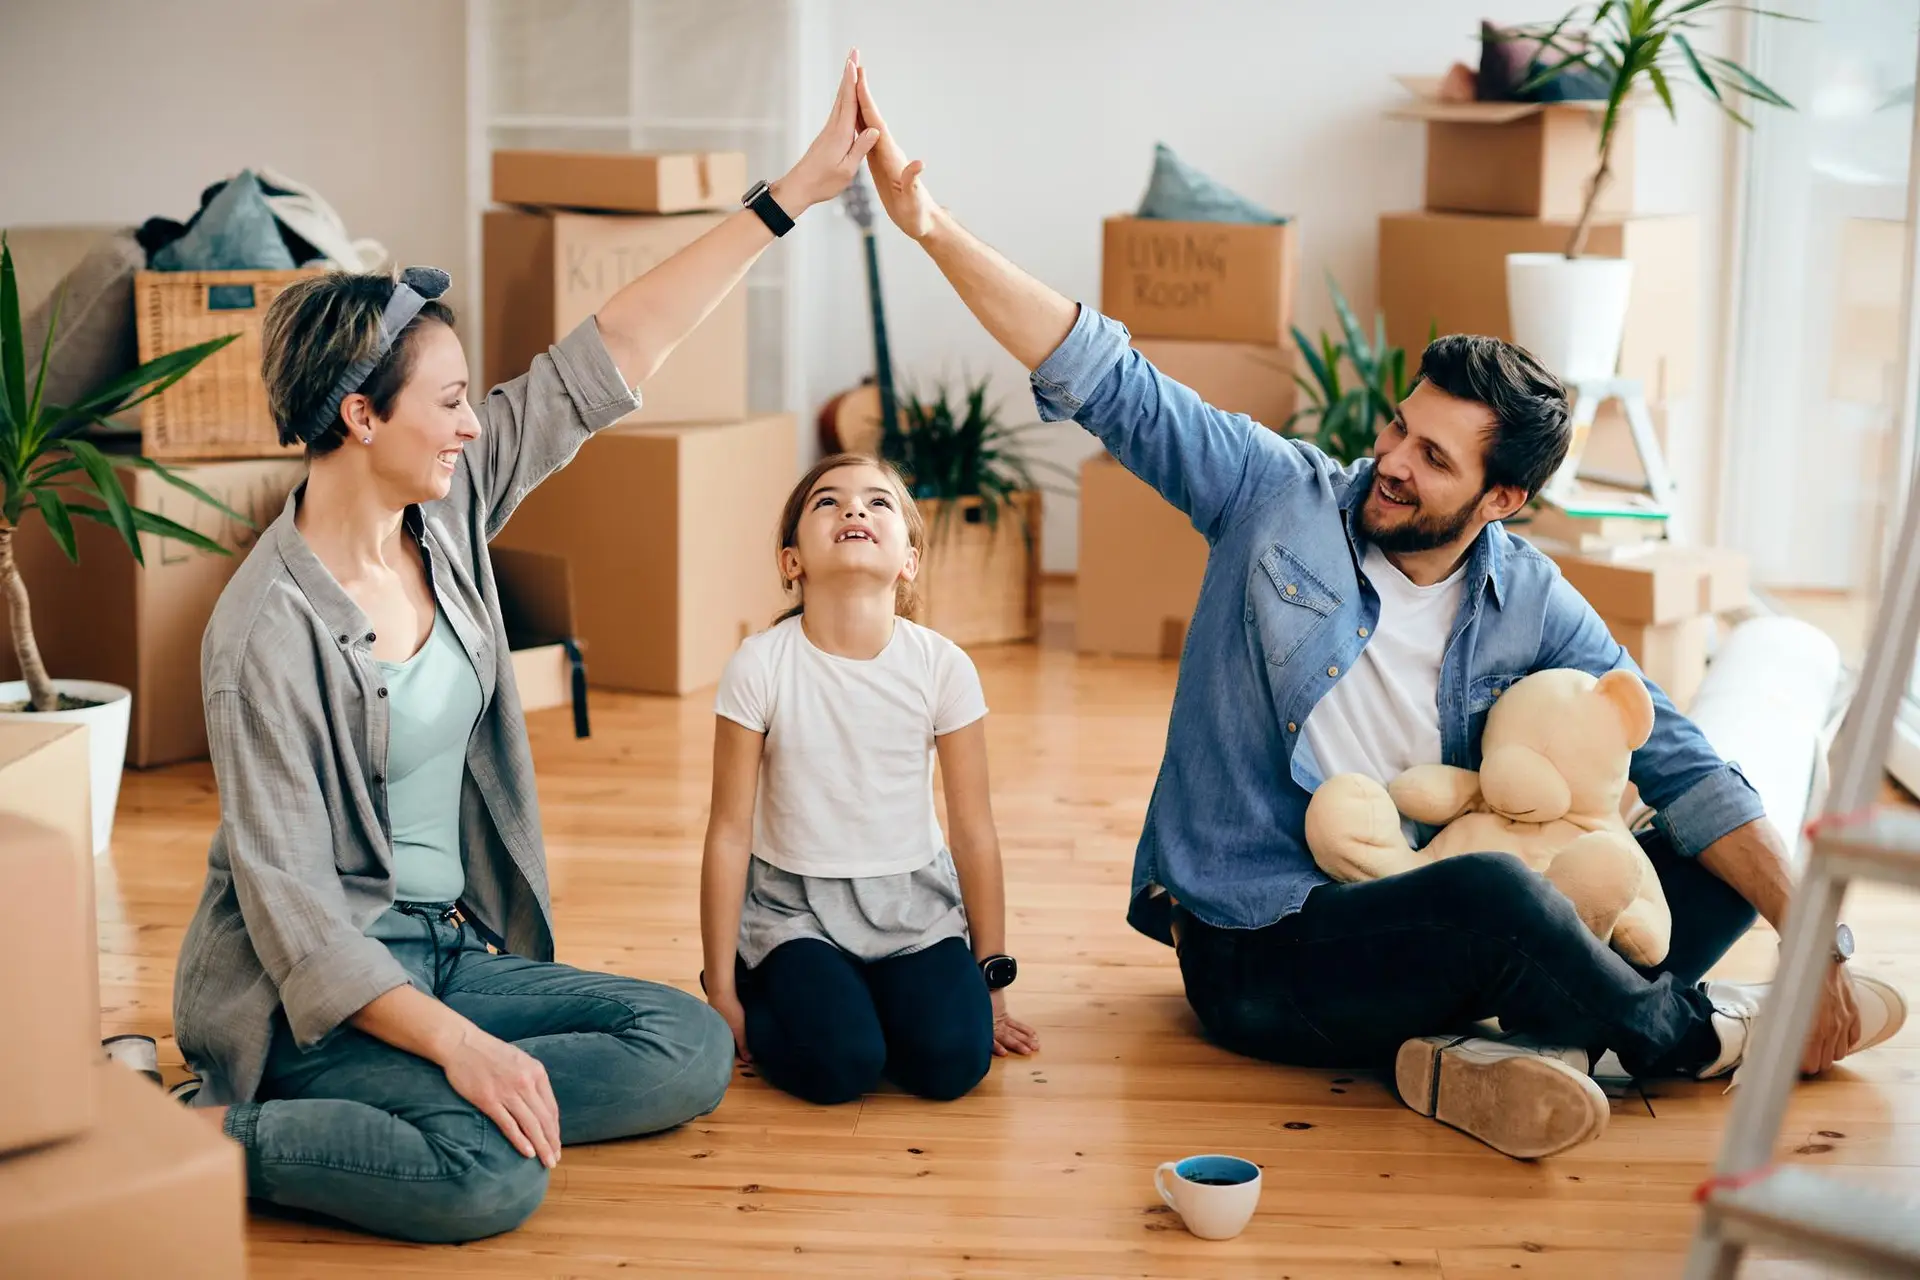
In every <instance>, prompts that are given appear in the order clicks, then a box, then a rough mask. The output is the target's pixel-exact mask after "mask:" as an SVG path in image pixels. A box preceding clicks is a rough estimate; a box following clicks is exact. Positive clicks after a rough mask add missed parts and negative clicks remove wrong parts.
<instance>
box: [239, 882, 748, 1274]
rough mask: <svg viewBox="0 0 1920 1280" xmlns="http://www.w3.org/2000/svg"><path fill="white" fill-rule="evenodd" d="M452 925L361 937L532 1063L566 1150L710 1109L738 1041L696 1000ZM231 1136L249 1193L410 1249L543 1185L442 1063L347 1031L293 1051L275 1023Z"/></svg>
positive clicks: (523, 1202)
mask: <svg viewBox="0 0 1920 1280" xmlns="http://www.w3.org/2000/svg"><path fill="white" fill-rule="evenodd" d="M446 916H447V908H446V907H445V906H436V907H427V908H421V907H417V906H412V905H411V904H408V905H406V906H402V907H396V908H394V909H392V910H389V911H388V912H387V913H386V914H385V915H383V916H381V917H380V918H379V919H378V920H376V921H374V923H373V925H372V926H371V927H370V928H369V929H368V930H367V932H368V934H369V935H370V936H372V937H375V938H378V939H379V940H380V941H382V942H384V943H386V945H387V947H388V949H389V950H391V951H392V952H393V954H394V955H395V957H397V958H398V959H399V960H400V962H401V964H403V965H405V966H406V968H407V971H408V973H410V974H412V975H413V978H414V982H415V985H416V986H418V987H420V988H421V989H423V990H425V991H428V992H430V993H431V994H433V995H434V996H437V997H438V998H439V999H440V1000H442V1001H443V1002H445V1004H446V1005H447V1007H448V1008H450V1009H453V1010H454V1011H455V1012H457V1013H459V1014H461V1015H463V1016H464V1017H466V1018H468V1019H470V1020H472V1022H473V1023H474V1024H475V1025H477V1026H478V1027H479V1028H480V1029H481V1030H483V1031H485V1032H487V1033H488V1034H490V1035H494V1036H498V1037H499V1038H500V1039H502V1040H507V1041H510V1042H512V1043H514V1044H516V1045H518V1046H519V1047H520V1048H521V1049H524V1050H525V1051H526V1052H527V1053H529V1054H531V1055H532V1056H533V1057H535V1058H537V1059H539V1060H540V1062H541V1064H542V1065H543V1066H545V1067H546V1069H547V1077H548V1080H549V1082H550V1083H551V1084H552V1086H553V1094H554V1098H555V1100H556V1101H557V1102H558V1103H559V1104H560V1138H561V1141H562V1142H564V1143H566V1144H568V1145H572V1144H574V1143H579V1142H599V1141H603V1140H605V1139H608V1138H625V1137H631V1136H633V1135H636V1134H643V1133H655V1132H658V1131H660V1130H662V1129H670V1128H672V1127H673V1126H675V1125H678V1124H682V1123H684V1122H686V1121H688V1120H691V1119H693V1118H695V1117H696V1116H701V1115H705V1114H706V1113H707V1112H709V1111H712V1110H713V1109H714V1108H715V1107H717V1106H718V1105H719V1104H720V1098H721V1095H722V1094H724V1093H725V1092H726V1088H727V1084H728V1081H729V1080H730V1079H731V1077H732V1072H733V1037H732V1035H731V1033H729V1032H728V1030H727V1025H726V1023H725V1022H724V1021H723V1020H722V1019H721V1018H720V1016H719V1015H718V1014H716V1013H714V1012H713V1010H712V1009H710V1008H708V1007H707V1005H706V1004H705V1003H703V1002H702V1001H700V1000H698V999H695V998H694V997H693V996H690V995H687V994H686V993H684V992H682V991H678V990H676V989H674V988H672V987H665V986H660V985H657V984H655V983H650V982H641V981H639V980H637V979H634V978H622V977H617V976H615V975H613V974H606V973H589V972H586V971H584V970H580V969H575V968H572V967H570V966H567V965H563V964H551V963H544V962H541V961H537V960H526V959H522V958H521V957H519V956H511V955H496V954H492V953H490V952H488V951H487V950H486V947H485V945H484V944H483V943H482V942H481V940H480V938H479V936H478V935H477V934H476V933H475V932H474V930H473V927H472V926H471V925H466V924H456V923H454V922H452V921H450V920H448V919H447V918H446ZM226 1130H227V1133H228V1134H229V1135H230V1136H232V1137H233V1138H234V1139H235V1140H236V1141H238V1142H239V1143H240V1144H241V1145H242V1146H243V1147H245V1148H246V1161H247V1193H248V1195H249V1196H252V1197H254V1198H256V1199H260V1200H265V1201H268V1202H270V1203H272V1204H276V1205H282V1206H285V1207H288V1208H293V1209H299V1210H304V1211H308V1212H316V1213H322V1214H325V1215H327V1216H329V1217H332V1218H337V1219H339V1220H340V1221H342V1222H345V1223H348V1224H349V1225H352V1226H355V1227H359V1228H361V1229H362V1230H366V1231H371V1232H375V1233H378V1234H380V1235H384V1236H393V1237H396V1238H399V1239H403V1240H418V1241H424V1242H435V1243H444V1242H453V1241H461V1240H475V1239H479V1238H480V1237H483V1236H491V1235H497V1234H498V1233H500V1232H502V1231H511V1230H512V1229H513V1228H515V1227H517V1226H519V1225H520V1224H521V1223H522V1222H524V1221H525V1220H526V1219H527V1217H528V1215H530V1214H531V1213H532V1212H533V1211H534V1210H535V1209H536V1208H538V1207H539V1205H540V1201H541V1199H542V1198H543V1197H544V1196H545V1195H546V1191H547V1170H546V1168H545V1167H544V1166H542V1165H541V1163H540V1161H539V1160H537V1159H530V1158H528V1157H526V1156H523V1155H521V1154H520V1153H519V1152H518V1151H515V1150H514V1149H513V1147H512V1146H511V1145H510V1144H509V1143H508V1142H507V1140H506V1138H505V1137H503V1136H502V1135H501V1133H500V1130H499V1129H498V1128H496V1127H495V1126H494V1123H493V1121H491V1120H489V1119H488V1118H487V1117H486V1116H484V1115H482V1114H481V1113H480V1112H479V1111H478V1110H476V1109H475V1108H474V1107H473V1105H472V1104H471V1103H469V1102H468V1101H467V1100H466V1099H465V1098H462V1097H461V1096H460V1095H459V1094H457V1093H455V1092H454V1091H453V1089H452V1087H451V1086H449V1085H448V1084H447V1077H446V1074H445V1073H444V1072H443V1071H442V1070H441V1069H440V1068H439V1067H438V1066H436V1065H435V1064H434V1063H432V1062H429V1061H427V1060H426V1059H425V1058H419V1057H415V1056H414V1055H413V1054H410V1053H406V1052H404V1051H402V1050H400V1049H396V1048H394V1047H393V1046H391V1045H389V1044H386V1043H384V1042H383V1041H380V1040H376V1039H375V1038H373V1037H372V1036H369V1035H367V1034H365V1033H364V1032H361V1031H357V1030H355V1029H354V1028H352V1027H350V1026H343V1027H341V1028H340V1029H339V1030H338V1031H336V1032H335V1033H334V1034H333V1035H332V1036H330V1037H328V1038H327V1039H326V1040H325V1041H323V1042H322V1043H321V1044H320V1045H318V1046H317V1047H315V1048H313V1049H310V1050H308V1051H306V1052H302V1051H301V1050H300V1049H299V1048H298V1047H297V1046H296V1045H295V1044H294V1042H293V1037H292V1034H291V1033H290V1032H289V1031H288V1030H287V1027H286V1025H285V1023H284V1022H281V1023H280V1025H279V1027H278V1028H277V1030H276V1032H275V1035H274V1043H273V1049H272V1051H271V1054H270V1056H269V1058H268V1061H267V1070H266V1078H265V1080H264V1081H263V1082H262V1084H261V1088H260V1094H259V1100H258V1101H255V1102H247V1103H240V1104H237V1105H235V1106H234V1107H233V1108H232V1109H231V1110H230V1111H229V1112H228V1113H227V1119H226Z"/></svg>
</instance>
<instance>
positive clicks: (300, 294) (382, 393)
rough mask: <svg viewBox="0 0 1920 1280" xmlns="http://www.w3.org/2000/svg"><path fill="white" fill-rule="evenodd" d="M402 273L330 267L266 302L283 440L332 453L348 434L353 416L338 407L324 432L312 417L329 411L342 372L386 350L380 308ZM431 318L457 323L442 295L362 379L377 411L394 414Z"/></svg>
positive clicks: (271, 377) (267, 344)
mask: <svg viewBox="0 0 1920 1280" xmlns="http://www.w3.org/2000/svg"><path fill="white" fill-rule="evenodd" d="M398 279H399V277H398V276H397V275H392V274H381V273H379V272H348V271H329V272H328V273H327V274H325V275H321V276H312V277H310V278H308V279H305V280H302V281H300V282H299V283H297V284H295V285H293V286H291V287H290V288H287V289H285V290H282V291H281V294H280V296H279V297H277V298H275V299H274V300H273V305H272V306H271V307H269V308H268V309H267V321H266V331H265V333H264V335H263V346H264V348H265V352H264V355H263V356H262V358H261V362H260V365H261V376H262V377H263V378H264V380H265V382H266V386H267V406H268V407H269V408H270V409H271V410H272V411H273V421H274V424H275V425H276V426H277V427H279V429H280V440H281V443H283V444H292V443H294V442H296V441H298V440H302V439H305V440H306V441H307V456H308V457H310V458H311V457H317V456H318V455H320V454H323V453H331V452H333V451H334V450H335V449H337V448H339V447H340V446H341V444H342V443H344V442H345V441H346V438H347V423H346V419H345V417H343V416H342V415H341V414H339V413H338V412H337V411H336V412H335V414H334V418H333V421H332V422H331V423H329V424H328V425H326V426H325V427H322V428H321V429H320V430H319V432H318V433H317V434H313V433H312V431H311V427H312V423H313V420H314V418H316V417H317V416H319V415H320V414H322V413H324V412H325V410H326V404H327V400H328V397H330V396H331V395H332V394H333V391H334V388H335V386H336V385H337V384H338V383H339V381H340V378H341V375H343V374H344V373H346V371H347V370H348V369H349V368H351V367H352V366H353V364H354V363H355V362H356V361H359V360H363V359H366V358H367V357H368V356H371V355H372V354H373V353H374V352H375V351H377V350H379V345H380V313H381V312H382V311H383V310H385V309H386V305H387V300H388V299H389V298H391V297H392V296H393V290H394V286H395V284H396V283H397V281H398ZM427 321H438V322H439V323H441V324H444V325H447V326H448V327H451V326H452V325H453V309H452V308H451V307H449V306H447V305H446V304H445V303H443V302H440V301H437V300H434V301H429V302H428V303H427V304H426V305H425V306H423V307H421V308H420V314H419V315H417V316H415V317H414V319H413V322H412V323H411V324H409V325H408V326H407V327H406V328H405V329H404V330H402V331H401V333H400V336H399V338H398V339H396V340H395V342H394V344H393V346H392V347H391V348H390V349H389V350H388V351H387V354H386V355H385V357H383V358H382V359H381V360H380V362H379V363H378V364H376V365H374V367H373V372H372V373H370V374H368V375H367V380H366V381H365V382H363V383H362V384H361V385H360V387H359V391H358V394H360V395H363V396H365V397H366V398H367V400H368V401H369V402H370V403H371V404H372V406H373V412H374V414H375V415H376V416H377V417H381V418H387V417H391V416H392V414H393V404H394V401H395V400H396V399H398V398H399V395H400V388H402V387H404V386H405V385H406V384H407V378H408V377H409V376H411V375H412V373H413V363H414V357H415V353H416V351H417V349H418V346H419V338H420V333H421V332H422V329H423V327H424V322H427Z"/></svg>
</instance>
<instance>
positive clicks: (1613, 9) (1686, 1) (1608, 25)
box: [1507, 0, 1800, 258]
mask: <svg viewBox="0 0 1920 1280" xmlns="http://www.w3.org/2000/svg"><path fill="white" fill-rule="evenodd" d="M1728 11H1733V12H1739V13H1752V14H1756V15H1759V16H1761V17H1773V18H1787V19H1788V20H1789V21H1800V19H1797V18H1792V17H1791V16H1790V15H1787V14H1780V13H1771V12H1769V11H1767V10H1764V9H1755V8H1752V7H1750V6H1748V5H1744V4H1735V3H1731V0H1600V3H1599V4H1596V5H1590V6H1589V5H1581V6H1579V7H1578V8H1575V9H1572V10H1570V11H1569V12H1568V13H1567V14H1566V15H1565V16H1564V17H1562V18H1561V19H1560V20H1559V21H1558V22H1553V23H1541V24H1537V25H1533V26H1522V27H1517V28H1515V29H1513V30H1512V31H1511V32H1509V33H1508V35H1507V38H1508V39H1518V40H1535V41H1538V42H1539V43H1540V45H1541V47H1542V51H1543V54H1544V52H1545V51H1548V50H1550V51H1551V52H1552V53H1553V54H1555V55H1558V57H1559V59H1560V60H1559V61H1558V62H1555V63H1553V64H1552V65H1550V66H1540V67H1539V70H1538V71H1536V72H1535V73H1534V75H1533V76H1532V77H1531V78H1530V79H1528V80H1527V81H1526V82H1525V83H1524V84H1522V85H1521V86H1520V94H1521V95H1522V96H1525V95H1526V94H1527V93H1529V92H1530V91H1532V90H1534V89H1537V88H1539V87H1540V86H1541V85H1543V84H1546V83H1547V82H1548V81H1550V80H1552V79H1554V77H1556V76H1559V75H1561V74H1563V73H1565V72H1566V71H1568V70H1569V69H1570V68H1574V67H1584V68H1586V69H1587V70H1589V71H1593V72H1595V73H1597V74H1598V75H1599V76H1600V78H1601V79H1603V80H1605V81H1607V82H1608V88H1607V110H1606V114H1605V115H1604V116H1603V117H1602V118H1601V121H1600V162H1599V165H1598V166H1597V167H1596V168H1595V170H1594V173H1593V178H1592V179H1591V181H1590V182H1589V183H1588V184H1587V198H1586V203H1585V204H1584V205H1582V206H1581V209H1580V221H1579V222H1578V223H1576V224H1575V225H1574V228H1573V234H1572V235H1571V236H1570V237H1569V238H1568V240H1567V252H1566V256H1567V257H1569V258H1577V257H1579V256H1580V254H1581V253H1582V251H1584V250H1585V249H1586V247H1587V229H1588V227H1589V225H1590V224H1591V223H1592V221H1593V210H1594V205H1595V202H1596V201H1597V200H1598V199H1599V196H1600V192H1601V191H1602V190H1603V189H1604V188H1605V187H1606V185H1607V183H1608V182H1609V181H1610V180H1611V179H1612V177H1613V141H1614V126H1615V125H1616V124H1617V123H1618V122H1619V119H1620V111H1621V108H1622V107H1623V106H1624V105H1626V104H1627V102H1628V100H1629V99H1630V98H1631V96H1632V95H1633V93H1634V92H1635V90H1636V89H1638V88H1640V87H1641V85H1642V84H1643V83H1644V84H1650V85H1652V86H1653V91H1654V93H1656V94H1657V95H1659V98H1660V103H1661V105H1662V106H1664V107H1665V108H1666V109H1667V118H1668V119H1671V120H1677V119H1678V118H1679V117H1678V116H1677V115H1676V113H1675V111H1674V105H1673V88H1672V84H1671V81H1672V80H1675V79H1677V80H1679V81H1680V82H1681V83H1683V84H1692V85H1697V86H1698V87H1699V89H1700V91H1701V92H1702V93H1704V94H1706V95H1707V96H1708V97H1709V98H1711V99H1712V100H1713V102H1714V104H1715V105H1716V106H1718V107H1719V108H1720V109H1721V110H1722V111H1724V112H1726V113H1727V115H1728V116H1729V117H1731V118H1732V119H1733V120H1734V121H1735V122H1736V123H1738V124H1739V125H1741V126H1742V127H1744V128H1752V127H1753V122H1752V121H1750V120H1748V119H1747V118H1746V117H1745V116H1743V115H1741V114H1740V113H1739V112H1738V111H1736V110H1735V109H1734V102H1735V101H1736V100H1737V99H1739V98H1751V99H1754V100H1755V101H1758V102H1763V103H1767V104H1769V105H1771V106H1776V107H1785V108H1787V109H1788V110H1789V111H1791V110H1792V109H1793V104H1792V103H1790V102H1788V101H1787V100H1786V99H1785V98H1783V97H1781V96H1780V95H1779V94H1778V93H1775V92H1774V91H1773V90H1772V89H1771V88H1769V87H1768V86H1767V85H1766V84H1764V83H1762V82H1761V81H1760V79H1759V78H1758V77H1757V76H1755V75H1754V74H1753V73H1752V72H1750V71H1748V70H1747V69H1746V68H1745V67H1742V66H1741V65H1740V64H1738V63H1737V62H1734V61H1733V60H1732V59H1730V58H1722V57H1720V56H1718V55H1716V54H1711V53H1706V54H1703V53H1701V52H1700V51H1699V50H1697V49H1695V48H1694V46H1693V41H1692V39H1691V38H1690V37H1689V33H1690V32H1698V31H1699V30H1700V29H1701V28H1702V27H1704V26H1705V25H1706V20H1707V19H1708V18H1710V17H1713V16H1715V15H1717V14H1720V13H1723V12H1728ZM1583 14H1584V15H1586V17H1585V21H1584V22H1579V21H1578V20H1579V19H1580V18H1581V16H1582V15H1583ZM1576 24H1577V25H1576ZM1536 65H1539V64H1538V62H1536Z"/></svg>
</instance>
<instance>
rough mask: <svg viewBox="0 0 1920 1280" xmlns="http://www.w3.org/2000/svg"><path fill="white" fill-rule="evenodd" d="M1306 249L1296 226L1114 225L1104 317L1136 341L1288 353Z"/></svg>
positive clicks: (1106, 258) (1108, 243) (1107, 249)
mask: <svg viewBox="0 0 1920 1280" xmlns="http://www.w3.org/2000/svg"><path fill="white" fill-rule="evenodd" d="M1298 242H1299V237H1298V235H1296V234H1295V232H1294V228H1293V224H1291V223H1268V224H1248V223H1231V222H1165V221H1160V220H1158V219H1153V218H1130V217H1114V218H1108V219H1107V222H1106V233H1105V241H1104V250H1103V256H1102V261H1101V276H1100V309H1101V310H1102V311H1104V312H1105V313H1106V314H1107V315H1109V316H1112V317H1113V318H1114V319H1115V320H1118V321H1120V322H1121V323H1122V324H1124V325H1126V326H1127V328H1128V329H1130V330H1132V332H1133V335H1134V336H1135V337H1136V338H1189V339H1197V340H1200V341H1206V342H1252V343H1257V344H1259V345H1261V346H1266V347H1278V346H1281V345H1283V344H1285V343H1286V342H1287V341H1288V340H1289V338H1288V333H1287V329H1288V326H1289V325H1291V324H1292V322H1293V282H1294V276H1295V275H1296V273H1297V271H1298V261H1297V260H1298V257H1299V248H1298Z"/></svg>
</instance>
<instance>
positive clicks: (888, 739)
mask: <svg viewBox="0 0 1920 1280" xmlns="http://www.w3.org/2000/svg"><path fill="white" fill-rule="evenodd" d="M714 710H715V711H717V712H718V713H719V714H721V715H723V716H725V717H726V718H727V719H729V720H731V721H733V722H734V723H735V724H739V725H742V726H744V727H745V728H748V729H752V730H753V731H754V732H756V733H764V734H766V735H767V743H766V749H765V754H764V755H763V756H762V757H761V765H760V787H759V790H758V793H757V794H756V795H755V797H754V805H753V852H754V854H755V855H756V856H758V857H759V858H761V859H762V860H763V861H766V862H769V863H771V864H773V865H774V866H776V867H779V868H780V869H781V870H783V871H790V872H792V873H793V874H795V875H802V876H830V877H833V878H836V879H852V878H854V877H859V876H890V875H899V874H901V873H903V872H908V871H916V870H918V869H919V868H921V867H923V866H925V865H926V864H927V863H928V862H929V861H931V860H932V859H933V858H934V857H935V856H936V855H937V854H938V853H939V852H940V850H941V849H943V848H945V847H946V838H945V837H944V836H943V835H941V832H940V820H939V817H938V816H937V815H936V814H935V812H934V808H933V765H934V744H933V740H934V739H935V738H936V737H939V736H940V735H942V734H947V733H952V732H953V731H954V730H955V729H962V728H965V727H966V726H967V725H970V724H972V723H973V722H974V721H975V720H978V719H979V718H980V717H981V716H984V715H985V714H987V702H986V696H985V694H984V693H982V691H981V689H980V673H979V672H978V671H976V670H975V669H974V665H973V659H971V658H969V657H968V656H967V654H966V651H965V650H963V649H962V648H961V647H960V646H959V645H957V644H955V643H953V641H951V640H949V639H947V638H946V637H945V636H943V635H941V634H940V633H939V632H937V631H929V630H928V629H927V628H925V627H922V626H918V625H916V624H914V623H912V622H909V621H907V619H905V618H896V619H894V623H893V638H892V639H891V640H889V641H888V642H887V647H886V648H884V649H882V650H881V651H880V652H879V653H878V654H877V655H876V656H874V657H872V658H868V659H864V660H863V659H856V658H840V657H836V656H834V655H833V654H830V653H824V652H822V651H821V650H819V649H817V648H815V647H814V645H813V642H812V641H810V640H808V639H807V633H806V632H805V631H804V630H803V629H802V628H801V626H800V619H799V618H798V617H793V618H788V619H787V620H786V621H784V622H780V623H777V624H775V625H774V626H772V627H770V628H768V629H767V630H765V631H763V632H761V633H760V634H759V635H756V636H749V637H748V638H747V639H746V640H745V641H744V642H743V643H742V644H741V646H740V651H739V652H738V653H736V654H734V655H733V659H732V660H731V661H730V662H728V663H727V670H726V674H725V675H723V676H721V677H720V693H719V696H718V697H717V698H716V699H715V702H714Z"/></svg>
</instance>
